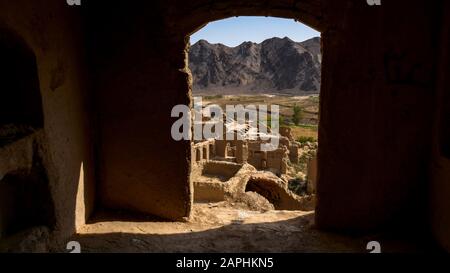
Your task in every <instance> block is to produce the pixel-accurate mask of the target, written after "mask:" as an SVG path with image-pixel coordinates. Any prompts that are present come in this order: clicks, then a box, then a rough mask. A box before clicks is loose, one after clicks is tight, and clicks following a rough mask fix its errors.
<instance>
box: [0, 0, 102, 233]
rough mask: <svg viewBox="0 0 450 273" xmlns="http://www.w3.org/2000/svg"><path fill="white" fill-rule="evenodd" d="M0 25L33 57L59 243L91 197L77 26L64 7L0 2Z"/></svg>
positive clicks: (90, 155)
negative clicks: (37, 80)
mask: <svg viewBox="0 0 450 273" xmlns="http://www.w3.org/2000/svg"><path fill="white" fill-rule="evenodd" d="M0 24H2V25H3V26H4V27H6V28H7V29H9V30H10V31H12V32H14V33H15V34H16V35H18V36H19V37H21V38H22V39H23V40H24V41H25V42H26V44H27V45H28V47H30V48H31V50H32V51H33V52H34V54H35V56H36V62H37V69H38V76H39V86H40V92H41V95H42V105H43V112H44V130H43V133H42V134H43V136H42V138H41V140H40V141H39V145H40V146H42V147H40V150H41V152H40V153H41V155H42V156H43V159H42V160H43V165H44V169H45V172H46V173H47V176H48V180H49V184H50V191H51V196H52V199H53V203H54V206H55V213H54V214H55V217H56V227H55V235H56V237H55V238H57V239H58V238H65V237H67V236H69V235H71V234H72V233H73V232H74V231H75V228H76V226H77V225H78V226H79V225H82V224H84V222H85V220H86V218H87V217H88V216H89V214H90V212H91V211H92V209H93V196H94V195H93V190H94V184H93V181H94V180H93V149H92V143H91V140H90V132H89V130H90V127H89V126H90V125H89V119H88V117H87V115H88V113H89V103H88V93H87V91H88V90H87V88H88V85H87V82H86V74H85V71H86V67H85V64H84V63H83V60H85V56H84V54H83V52H84V50H83V46H84V42H83V39H82V35H83V34H82V31H81V20H80V18H78V17H77V13H76V12H75V11H74V12H72V11H71V10H70V9H67V8H66V6H65V2H64V1H58V0H51V1H46V2H45V5H43V4H42V3H41V2H39V1H26V0H17V1H1V2H0ZM2 92H7V90H2Z"/></svg>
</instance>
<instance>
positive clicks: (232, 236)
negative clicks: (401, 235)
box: [71, 202, 425, 252]
mask: <svg viewBox="0 0 450 273" xmlns="http://www.w3.org/2000/svg"><path fill="white" fill-rule="evenodd" d="M113 218H115V219H116V220H111V219H113ZM117 218H121V220H117ZM313 219H314V213H313V212H302V211H276V210H271V211H266V212H258V211H251V210H247V209H245V207H242V206H241V205H239V204H235V203H231V204H230V203H227V202H221V203H210V204H195V205H194V212H193V217H192V219H191V220H190V221H189V222H185V223H181V222H162V221H154V220H153V221H150V219H144V218H136V217H135V218H134V219H130V218H124V217H120V215H119V216H118V215H117V214H116V215H114V216H112V215H110V214H108V213H100V214H99V215H97V216H96V217H95V219H94V220H93V221H92V223H91V224H88V225H86V226H85V227H83V228H82V229H81V230H80V231H79V234H77V235H75V236H74V237H73V238H72V239H71V240H76V241H78V242H80V244H81V250H82V252H368V251H367V250H366V245H367V242H369V241H371V240H378V241H379V242H380V243H381V246H382V251H383V252H404V251H406V252H422V251H425V250H424V249H423V248H422V247H420V246H419V245H416V244H410V243H407V242H410V241H414V240H408V239H407V238H405V239H393V238H396V237H394V236H386V235H383V236H381V235H373V236H362V237H347V236H344V235H337V234H332V233H326V232H322V231H318V230H316V229H315V228H314V227H313V222H314V220H313ZM416 243H417V242H416Z"/></svg>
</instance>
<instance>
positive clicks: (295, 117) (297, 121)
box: [292, 104, 302, 125]
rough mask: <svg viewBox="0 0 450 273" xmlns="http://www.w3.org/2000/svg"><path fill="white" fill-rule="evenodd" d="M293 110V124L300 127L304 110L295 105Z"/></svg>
mask: <svg viewBox="0 0 450 273" xmlns="http://www.w3.org/2000/svg"><path fill="white" fill-rule="evenodd" d="M293 110H294V114H293V115H292V122H294V124H295V125H299V124H300V120H301V119H302V108H301V107H300V106H298V105H297V104H295V105H294V108H293Z"/></svg>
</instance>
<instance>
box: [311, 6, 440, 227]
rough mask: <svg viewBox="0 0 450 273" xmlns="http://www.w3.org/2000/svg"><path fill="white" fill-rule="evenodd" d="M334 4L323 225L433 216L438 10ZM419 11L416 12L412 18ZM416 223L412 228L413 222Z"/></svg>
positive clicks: (328, 43)
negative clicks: (429, 206)
mask: <svg viewBox="0 0 450 273" xmlns="http://www.w3.org/2000/svg"><path fill="white" fill-rule="evenodd" d="M435 5H436V3H433V2H430V1H420V0H416V1H404V0H402V1H383V3H382V5H381V6H374V7H368V6H367V4H366V3H365V1H345V2H342V1H339V2H337V1H335V2H331V1H330V2H329V1H327V6H326V8H325V16H324V21H325V22H327V23H328V24H329V27H328V28H327V30H326V31H324V32H323V35H322V46H323V51H324V52H323V62H322V66H323V72H322V90H321V105H320V108H321V114H320V129H319V151H318V172H319V173H318V182H317V193H318V203H317V210H316V212H317V213H316V222H317V224H318V225H319V226H321V227H329V228H337V229H371V228H378V227H381V226H383V225H386V224H388V223H394V222H399V223H403V224H406V225H408V224H410V223H409V222H408V221H409V220H414V221H415V224H414V225H413V226H414V227H420V226H422V225H423V224H424V223H425V221H424V219H425V215H424V212H425V208H426V198H425V197H424V196H425V195H424V193H425V192H424V191H425V190H426V188H427V183H428V177H427V176H428V174H427V166H428V162H429V158H430V148H431V146H430V142H431V133H430V132H431V125H432V120H433V116H432V113H433V108H434V97H435V90H434V86H433V82H434V66H435V63H434V62H435V58H434V54H435V52H436V51H435V46H436V38H437V35H436V31H434V28H435V27H436V25H437V22H436V18H437V17H438V16H437V15H438V14H437V11H438V10H439V9H438V7H436V6H435ZM411 18H414V19H413V20H411ZM410 227H411V225H410Z"/></svg>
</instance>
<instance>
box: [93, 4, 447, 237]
mask: <svg viewBox="0 0 450 273" xmlns="http://www.w3.org/2000/svg"><path fill="white" fill-rule="evenodd" d="M88 5H89V11H88V18H89V32H90V35H89V38H90V41H91V46H90V52H92V56H91V57H92V58H91V60H92V63H91V65H92V67H93V69H94V72H95V73H94V75H95V81H96V82H95V85H94V86H95V88H94V89H95V90H96V92H97V93H96V95H97V110H98V113H99V115H98V116H99V125H100V128H99V144H100V145H99V149H98V151H99V159H100V161H99V171H100V179H101V187H100V196H101V199H102V203H103V205H105V206H108V207H117V208H130V209H135V210H139V211H143V212H147V213H152V214H156V215H159V216H162V217H167V218H171V219H180V218H182V217H184V216H188V215H189V211H190V205H191V201H192V188H191V187H192V186H191V185H190V183H189V177H188V174H189V166H190V164H189V160H190V145H189V143H188V142H175V141H173V140H172V138H171V136H170V126H171V123H172V122H173V121H175V118H170V111H171V109H172V107H173V106H174V105H176V104H189V103H190V97H189V96H190V95H189V94H190V90H189V85H188V81H189V80H190V75H189V72H188V70H187V69H186V67H187V63H186V49H187V46H188V40H187V38H188V35H189V34H191V33H193V32H194V31H196V30H198V29H199V28H201V27H202V26H203V25H204V24H206V23H208V22H210V21H213V20H218V19H223V18H227V17H231V16H234V15H267V16H279V17H286V18H296V19H299V20H301V21H302V22H304V23H306V24H308V25H309V26H312V27H314V28H316V29H317V30H319V31H321V32H322V45H323V51H324V52H323V72H322V93H321V116H320V130H319V131H320V132H319V142H320V147H319V154H318V160H319V162H318V164H319V166H318V169H319V176H318V185H317V187H318V188H317V191H318V205H317V211H316V217H317V218H316V220H317V224H318V225H319V226H321V227H328V228H337V229H339V228H341V229H369V228H376V227H380V226H382V225H384V224H387V223H391V222H392V221H394V220H396V221H402V222H403V220H405V219H408V218H409V216H410V215H409V214H410V213H414V214H415V217H418V218H416V219H422V218H423V217H424V215H423V214H422V212H424V211H425V204H426V200H425V199H424V198H423V196H422V194H423V189H424V188H426V185H427V184H426V183H427V182H428V173H427V165H428V160H429V157H430V148H431V146H430V144H429V143H430V140H431V126H432V125H431V121H432V119H433V117H432V113H433V111H432V109H433V106H434V97H435V91H434V87H433V83H434V79H433V75H434V73H433V67H434V65H435V63H434V62H435V58H433V54H434V53H435V50H434V48H435V44H436V39H437V36H438V35H437V32H435V31H433V29H435V27H436V25H437V22H436V18H437V17H438V16H437V14H436V13H437V11H438V10H439V8H437V7H436V6H435V5H436V4H435V3H431V2H429V1H423V0H415V1H412V2H411V1H407V0H401V1H395V3H393V2H392V1H389V2H388V1H385V2H383V4H382V5H381V6H373V7H371V6H368V5H367V3H366V1H339V2H337V1H336V2H330V1H326V2H325V1H324V2H321V1H312V0H311V1H299V2H296V1H288V0H285V1H283V0H280V1H276V2H275V1H274V2H270V3H269V2H267V1H244V0H243V1H229V0H226V1H214V2H211V1H203V0H197V1H191V2H188V3H186V2H185V1H176V0H173V1H169V2H165V1H164V2H163V1H160V2H157V3H156V4H155V3H152V4H151V6H150V4H149V3H147V4H145V3H139V4H138V3H136V4H134V5H129V4H128V3H127V4H125V3H123V4H116V5H100V4H94V3H89V4H88ZM96 5H98V6H96ZM99 14H101V16H100V15H99ZM411 18H414V20H411Z"/></svg>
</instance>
